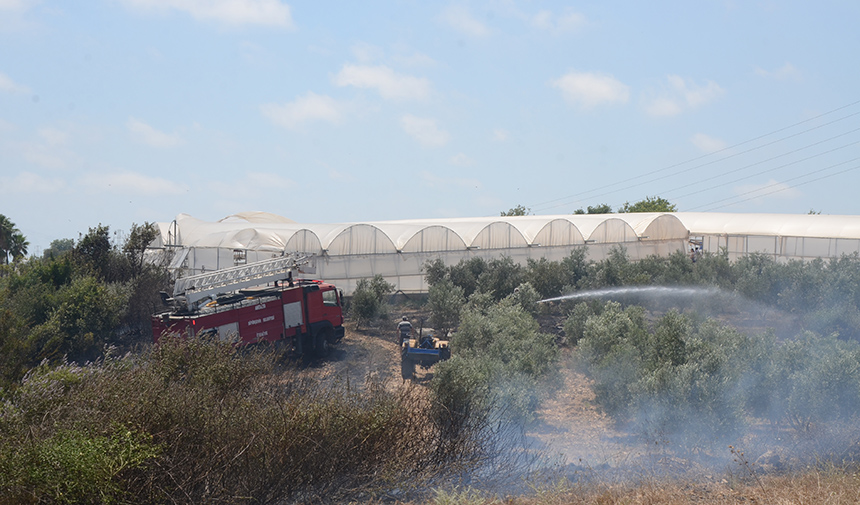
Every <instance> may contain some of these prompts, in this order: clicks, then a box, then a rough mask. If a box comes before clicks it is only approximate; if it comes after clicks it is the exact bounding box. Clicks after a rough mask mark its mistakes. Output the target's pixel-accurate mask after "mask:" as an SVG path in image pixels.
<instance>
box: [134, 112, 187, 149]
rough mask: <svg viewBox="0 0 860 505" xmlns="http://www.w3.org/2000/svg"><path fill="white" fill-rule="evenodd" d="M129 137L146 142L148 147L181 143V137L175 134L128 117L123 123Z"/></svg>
mask: <svg viewBox="0 0 860 505" xmlns="http://www.w3.org/2000/svg"><path fill="white" fill-rule="evenodd" d="M125 127H126V129H128V131H129V133H130V134H131V137H132V138H133V139H134V140H135V141H137V142H140V143H141V144H146V145H148V146H150V147H159V148H165V147H176V146H178V145H180V144H182V143H183V140H182V138H181V137H180V136H179V135H177V134H169V133H164V132H162V131H159V130H156V129H155V128H153V127H151V126H149V125H148V124H146V123H144V122H143V121H141V120H139V119H136V118H133V117H129V118H128V121H126V123H125Z"/></svg>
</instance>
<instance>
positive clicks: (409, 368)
mask: <svg viewBox="0 0 860 505" xmlns="http://www.w3.org/2000/svg"><path fill="white" fill-rule="evenodd" d="M413 375H415V363H413V362H412V360H411V359H408V358H403V359H402V360H400V376H401V377H403V380H405V381H408V380H409V379H411V378H412V376H413Z"/></svg>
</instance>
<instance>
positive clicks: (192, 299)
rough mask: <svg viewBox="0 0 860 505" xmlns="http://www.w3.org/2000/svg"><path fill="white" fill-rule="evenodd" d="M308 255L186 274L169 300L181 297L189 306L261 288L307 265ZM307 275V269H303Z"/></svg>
mask: <svg viewBox="0 0 860 505" xmlns="http://www.w3.org/2000/svg"><path fill="white" fill-rule="evenodd" d="M310 259H311V256H308V255H302V254H290V255H285V256H279V257H277V258H273V259H270V260H265V261H258V262H256V263H250V264H248V265H241V266H237V267H231V268H223V269H221V270H213V271H212V272H205V273H202V274H196V275H189V276H187V277H182V278H179V279H177V280H176V284H175V285H174V287H173V298H178V297H183V296H184V297H185V300H186V303H187V304H188V305H189V306H191V305H193V304H195V303H197V302H198V301H200V300H202V299H204V298H207V297H211V296H214V295H218V294H221V293H225V292H231V291H238V290H240V289H242V288H248V287H252V286H262V285H263V284H267V283H269V282H275V281H280V280H284V279H287V278H288V276H289V272H290V271H292V270H298V269H299V267H300V266H302V265H305V264H307V263H308V262H310ZM305 270H306V272H307V273H311V272H310V271H309V270H310V269H305Z"/></svg>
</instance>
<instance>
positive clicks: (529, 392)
mask: <svg viewBox="0 0 860 505" xmlns="http://www.w3.org/2000/svg"><path fill="white" fill-rule="evenodd" d="M478 298H481V299H482V300H484V302H483V303H478V304H473V303H471V302H474V301H476V300H477V299H478ZM478 298H476V295H473V297H472V298H470V305H469V306H467V307H466V308H465V309H464V310H463V312H462V314H461V319H460V326H459V329H458V331H457V332H456V333H455V334H454V335H453V337H452V339H451V349H452V354H453V356H454V358H456V359H454V358H452V359H451V360H448V361H447V362H444V363H440V364H439V365H437V366H436V371H435V374H434V379H433V382H432V386H431V387H432V390H433V391H434V395H435V398H436V399H437V401H439V403H440V404H441V405H444V406H445V409H446V411H451V412H467V413H471V412H475V411H480V410H481V409H483V408H489V407H490V406H492V407H493V408H496V409H501V410H502V411H504V415H505V416H507V417H509V418H515V419H519V420H524V421H529V420H531V419H533V418H534V411H535V409H536V408H537V406H538V403H539V401H540V399H541V397H542V395H543V394H544V393H545V389H546V388H545V387H543V386H541V385H540V384H541V380H542V379H544V378H546V377H547V376H549V375H551V374H552V373H553V372H554V371H555V363H556V361H557V359H558V348H557V346H556V344H555V339H554V337H553V336H552V335H548V334H545V333H541V332H540V328H539V327H538V324H537V322H536V321H535V319H534V318H533V317H532V316H531V314H529V312H528V311H526V310H525V309H524V308H523V307H522V305H520V303H518V301H517V300H516V295H511V296H510V297H508V298H505V299H504V300H502V301H501V302H498V303H486V302H487V300H489V299H490V298H491V295H489V293H487V294H485V295H484V297H478Z"/></svg>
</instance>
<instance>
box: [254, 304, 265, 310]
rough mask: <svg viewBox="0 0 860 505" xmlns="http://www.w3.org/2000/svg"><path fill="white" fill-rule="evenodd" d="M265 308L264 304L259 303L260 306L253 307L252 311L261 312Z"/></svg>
mask: <svg viewBox="0 0 860 505" xmlns="http://www.w3.org/2000/svg"><path fill="white" fill-rule="evenodd" d="M265 308H266V304H265V303H261V304H259V305H257V306H256V307H254V310H263V309H265Z"/></svg>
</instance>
